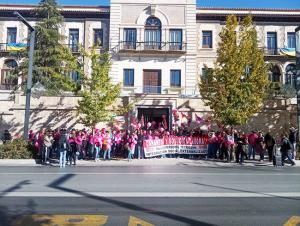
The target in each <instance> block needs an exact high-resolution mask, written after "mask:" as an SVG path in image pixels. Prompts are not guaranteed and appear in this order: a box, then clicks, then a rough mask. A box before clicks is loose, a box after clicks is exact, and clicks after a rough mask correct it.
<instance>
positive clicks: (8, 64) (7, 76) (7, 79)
mask: <svg viewBox="0 0 300 226" xmlns="http://www.w3.org/2000/svg"><path fill="white" fill-rule="evenodd" d="M17 66H18V64H17V62H16V61H15V60H13V59H7V60H5V61H4V65H3V69H1V74H0V89H4V90H10V89H13V87H14V86H16V85H17V84H18V79H17V78H16V77H15V76H13V75H12V71H13V69H14V68H15V67H17Z"/></svg>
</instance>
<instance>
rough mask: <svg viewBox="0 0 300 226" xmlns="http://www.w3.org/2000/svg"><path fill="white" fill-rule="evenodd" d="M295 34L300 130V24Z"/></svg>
mask: <svg viewBox="0 0 300 226" xmlns="http://www.w3.org/2000/svg"><path fill="white" fill-rule="evenodd" d="M295 34H296V91H297V120H298V122H297V123H298V131H300V130H299V129H300V26H299V27H297V28H296V29H295ZM299 137H300V136H299ZM299 139H300V138H299Z"/></svg>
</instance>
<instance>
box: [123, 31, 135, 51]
mask: <svg viewBox="0 0 300 226" xmlns="http://www.w3.org/2000/svg"><path fill="white" fill-rule="evenodd" d="M135 48H136V29H135V28H125V29H124V49H135Z"/></svg>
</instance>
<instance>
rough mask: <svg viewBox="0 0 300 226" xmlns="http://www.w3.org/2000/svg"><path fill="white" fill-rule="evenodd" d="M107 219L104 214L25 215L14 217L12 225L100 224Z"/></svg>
mask: <svg viewBox="0 0 300 226" xmlns="http://www.w3.org/2000/svg"><path fill="white" fill-rule="evenodd" d="M107 219H108V216H105V215H27V216H22V217H20V218H17V219H15V220H14V221H13V223H12V226H25V225H26V226H87V225H88V226H100V225H104V224H106V222H107Z"/></svg>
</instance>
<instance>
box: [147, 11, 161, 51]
mask: <svg viewBox="0 0 300 226" xmlns="http://www.w3.org/2000/svg"><path fill="white" fill-rule="evenodd" d="M145 49H146V50H159V49H161V21H160V20H159V19H158V18H156V17H153V16H151V17H149V18H148V19H147V20H146V23H145Z"/></svg>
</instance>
